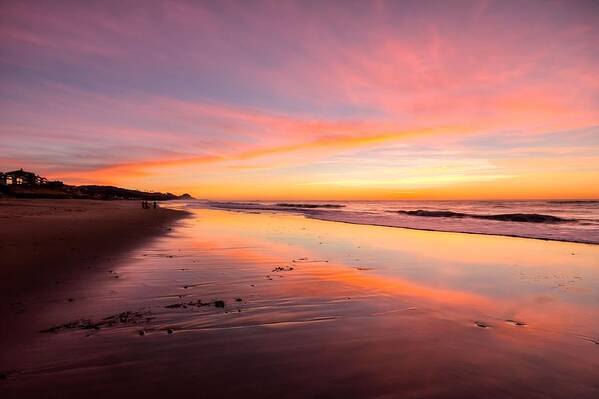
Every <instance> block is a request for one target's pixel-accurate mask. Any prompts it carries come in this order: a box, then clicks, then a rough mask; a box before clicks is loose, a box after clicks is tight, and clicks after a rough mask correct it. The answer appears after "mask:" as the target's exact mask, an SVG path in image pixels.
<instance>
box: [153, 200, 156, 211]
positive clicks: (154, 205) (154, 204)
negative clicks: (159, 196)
mask: <svg viewBox="0 0 599 399" xmlns="http://www.w3.org/2000/svg"><path fill="white" fill-rule="evenodd" d="M152 206H153V207H154V209H156V201H154V203H153V204H152Z"/></svg>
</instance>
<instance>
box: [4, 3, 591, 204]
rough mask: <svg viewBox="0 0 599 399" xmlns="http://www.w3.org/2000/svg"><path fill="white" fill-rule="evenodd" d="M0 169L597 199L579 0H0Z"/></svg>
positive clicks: (275, 187)
mask: <svg viewBox="0 0 599 399" xmlns="http://www.w3.org/2000/svg"><path fill="white" fill-rule="evenodd" d="M0 61H1V62H0V138H1V140H2V141H1V144H0V170H3V171H6V170H13V169H16V168H21V167H22V168H24V169H28V170H33V171H36V172H38V173H39V174H41V175H45V176H48V177H51V178H58V179H61V180H64V181H65V182H66V183H71V184H87V183H94V184H96V183H97V184H112V185H119V186H123V187H128V188H137V189H143V190H159V191H171V192H175V193H179V194H180V193H183V192H188V193H190V194H192V195H194V196H196V197H199V198H218V199H402V198H426V199H428V198H431V199H435V198H447V199H454V198H483V199H487V198H498V199H499V198H599V3H598V2H596V1H541V2H535V1H513V2H511V1H497V2H493V1H472V2H470V1H463V2H462V1H439V2H428V1H389V2H386V1H338V2H335V1H297V2H291V1H272V2H258V1H238V2H228V1H206V2H200V1H194V2H180V1H168V2H144V3H143V6H142V3H140V2H127V1H114V2H109V1H104V2H96V4H95V5H92V4H91V3H90V2H61V1H53V2H28V1H24V2H16V1H11V2H8V1H4V2H2V3H0Z"/></svg>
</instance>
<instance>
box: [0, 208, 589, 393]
mask: <svg viewBox="0 0 599 399" xmlns="http://www.w3.org/2000/svg"><path fill="white" fill-rule="evenodd" d="M184 205H185V204H180V205H179V206H184ZM192 212H193V217H191V218H188V219H185V220H182V221H180V222H178V223H177V224H176V225H175V226H173V229H172V230H171V231H170V233H169V234H168V235H167V236H164V237H161V238H158V239H156V240H154V241H153V242H151V243H150V244H148V245H145V246H143V247H140V248H137V249H135V250H133V251H132V252H131V253H129V254H127V256H125V257H124V258H121V259H118V260H115V261H114V264H112V265H110V267H109V269H106V268H99V269H98V271H97V273H96V275H95V277H93V278H89V277H86V278H85V279H83V278H82V279H81V280H77V279H75V280H73V281H67V282H65V283H64V287H63V288H62V289H61V291H59V293H57V294H55V295H54V296H52V297H50V296H48V297H43V298H22V299H21V300H20V302H21V304H20V305H12V304H10V305H6V306H11V307H12V308H14V316H13V317H14V323H13V324H14V328H15V331H18V334H14V335H11V336H10V337H9V338H7V339H6V340H5V342H4V343H3V350H2V353H1V355H0V371H2V372H4V373H5V374H6V376H7V378H6V379H5V380H3V381H0V393H2V392H4V393H5V394H8V395H7V397H39V395H40V392H43V393H44V397H74V396H77V397H80V396H81V395H82V394H85V395H92V396H94V395H95V396H107V395H112V396H116V397H136V396H158V395H163V396H164V395H166V396H167V397H172V396H174V395H176V394H184V393H185V394H201V395H205V396H208V397H230V396H234V395H235V396H241V397H275V396H276V397H291V398H296V397H297V398H299V397H381V396H386V397H397V396H401V397H485V398H489V397H498V398H503V397H526V398H529V397H555V398H563V397H578V398H593V397H598V396H597V395H599V246H596V245H588V244H577V243H566V242H548V241H538V240H529V239H519V238H510V237H496V236H482V235H466V234H459V233H442V232H430V231H416V230H406V229H397V228H388V227H379V226H365V225H354V224H345V223H333V222H327V221H321V220H314V219H307V218H304V217H303V216H298V215H293V214H280V213H265V214H250V213H237V212H228V211H220V210H206V209H192ZM117 276H118V278H116V277H117ZM67 298H71V299H72V301H68V300H67ZM238 298H239V299H241V301H237V299H238ZM198 300H201V301H202V303H207V304H208V305H206V306H195V305H190V303H195V304H197V301H198ZM216 300H223V301H224V302H225V307H224V308H219V307H215V306H214V301H216ZM170 305H179V306H180V307H172V306H171V307H167V306H170ZM183 305H185V307H184V306H183ZM125 311H132V312H137V314H139V315H140V316H139V317H137V318H134V320H127V321H125V322H122V323H121V322H116V323H114V325H113V326H105V325H102V327H101V328H100V329H99V330H94V329H77V328H66V329H63V330H60V331H58V332H56V333H40V332H38V331H40V330H43V329H47V328H50V327H52V326H61V325H64V324H65V323H67V322H70V321H76V320H82V319H89V320H91V321H94V322H95V321H98V320H102V319H103V318H106V317H108V316H111V315H115V314H119V313H121V312H125ZM148 318H149V319H148ZM169 329H171V330H172V334H169V333H168V332H167V331H168V330H169ZM140 331H143V332H144V335H139V332H140ZM3 397H4V395H3Z"/></svg>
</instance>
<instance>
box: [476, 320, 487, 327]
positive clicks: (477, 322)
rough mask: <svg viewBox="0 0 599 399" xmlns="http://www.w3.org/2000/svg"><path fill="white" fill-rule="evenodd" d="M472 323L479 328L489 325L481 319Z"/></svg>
mask: <svg viewBox="0 0 599 399" xmlns="http://www.w3.org/2000/svg"><path fill="white" fill-rule="evenodd" d="M474 324H475V325H476V326H477V327H480V328H489V325H488V324H486V323H483V322H482V321H475V322H474Z"/></svg>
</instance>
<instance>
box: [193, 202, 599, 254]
mask: <svg viewBox="0 0 599 399" xmlns="http://www.w3.org/2000/svg"><path fill="white" fill-rule="evenodd" d="M204 209H214V210H222V211H228V212H242V213H243V212H252V211H254V212H269V213H273V214H294V215H298V216H303V217H305V218H306V219H313V220H321V221H325V222H334V223H347V224H353V225H361V226H379V227H390V228H394V229H407V230H419V231H433V232H439V233H456V234H479V235H484V236H495V237H510V238H522V239H527V240H541V241H556V242H567V243H574V244H587V245H599V242H597V241H584V240H575V239H565V238H551V237H533V236H530V235H524V234H522V235H519V234H507V233H499V232H498V233H490V232H484V231H463V230H449V229H443V228H427V227H413V226H401V225H393V224H386V223H365V222H358V221H355V222H353V221H350V220H339V219H332V218H330V219H329V218H327V217H326V216H325V217H323V213H319V211H317V210H313V209H306V210H303V209H276V208H233V207H214V206H210V205H208V206H206V207H205V208H204ZM515 223H522V222H515Z"/></svg>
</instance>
